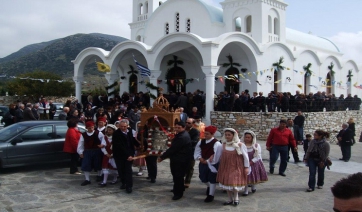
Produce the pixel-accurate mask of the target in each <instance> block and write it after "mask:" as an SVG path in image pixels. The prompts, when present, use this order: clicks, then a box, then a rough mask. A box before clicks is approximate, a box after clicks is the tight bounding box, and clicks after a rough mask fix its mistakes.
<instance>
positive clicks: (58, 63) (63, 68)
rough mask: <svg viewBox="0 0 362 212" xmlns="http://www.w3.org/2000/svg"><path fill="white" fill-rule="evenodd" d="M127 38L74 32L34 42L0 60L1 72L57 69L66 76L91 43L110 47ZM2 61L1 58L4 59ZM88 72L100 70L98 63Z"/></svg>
mask: <svg viewBox="0 0 362 212" xmlns="http://www.w3.org/2000/svg"><path fill="white" fill-rule="evenodd" d="M124 40H126V39H125V38H122V37H117V36H112V35H104V34H99V33H93V34H75V35H71V36H68V37H65V38H61V39H56V40H52V41H48V42H43V43H39V44H32V45H29V46H26V47H24V48H22V49H20V50H19V51H18V52H15V53H13V54H11V55H9V56H7V57H4V58H2V59H1V60H0V74H7V76H16V75H19V74H22V73H25V72H31V71H34V70H36V69H38V70H43V71H50V72H55V73H57V74H59V75H61V76H63V77H69V76H72V75H73V63H71V60H74V59H75V58H76V56H77V55H78V54H79V52H81V51H82V50H84V49H85V48H88V47H99V48H103V49H105V50H108V51H109V50H111V49H112V48H113V47H114V46H115V45H117V44H118V43H120V42H122V41H124ZM1 61H2V62H1ZM87 73H88V74H99V72H97V70H96V69H95V66H90V69H89V71H88V70H87Z"/></svg>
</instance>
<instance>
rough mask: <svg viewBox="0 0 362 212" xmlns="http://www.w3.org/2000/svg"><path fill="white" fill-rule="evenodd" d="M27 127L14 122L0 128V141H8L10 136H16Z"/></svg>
mask: <svg viewBox="0 0 362 212" xmlns="http://www.w3.org/2000/svg"><path fill="white" fill-rule="evenodd" d="M26 128H27V127H26V126H24V125H21V124H13V125H10V126H8V127H5V128H4V129H2V130H0V142H6V141H7V140H9V139H10V138H12V137H14V136H16V135H17V134H19V133H20V132H22V131H23V130H25V129H26Z"/></svg>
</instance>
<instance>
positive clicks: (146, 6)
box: [144, 1, 148, 14]
mask: <svg viewBox="0 0 362 212" xmlns="http://www.w3.org/2000/svg"><path fill="white" fill-rule="evenodd" d="M144 9H145V10H144V14H147V13H148V1H146V2H145V8H144Z"/></svg>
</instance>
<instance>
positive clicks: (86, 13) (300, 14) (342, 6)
mask: <svg viewBox="0 0 362 212" xmlns="http://www.w3.org/2000/svg"><path fill="white" fill-rule="evenodd" d="M179 1H182V0H179ZM204 1H206V2H208V3H210V4H213V5H216V6H220V5H219V2H222V1H223V0H204ZM132 2H133V0H102V1H99V0H97V1H96V0H0V5H1V8H2V9H1V12H0V58H2V57H5V56H7V55H9V54H11V53H13V52H15V51H17V50H19V49H20V48H22V47H24V46H26V45H29V44H33V43H39V42H43V41H49V40H53V39H56V38H62V37H66V36H68V35H72V34H76V33H93V32H98V33H104V34H111V35H118V36H122V37H125V38H129V35H130V29H129V26H128V23H130V22H131V20H132ZM284 2H286V3H288V4H289V6H288V7H287V19H286V22H287V27H288V28H292V29H296V30H299V31H302V32H306V33H308V32H312V33H313V34H315V35H318V36H322V37H326V38H329V39H331V40H332V41H334V42H335V43H336V44H337V45H338V46H339V48H340V49H341V51H342V52H344V53H345V56H346V57H349V58H352V59H354V60H356V61H357V64H362V27H361V26H362V24H361V23H362V15H360V10H361V8H362V0H284Z"/></svg>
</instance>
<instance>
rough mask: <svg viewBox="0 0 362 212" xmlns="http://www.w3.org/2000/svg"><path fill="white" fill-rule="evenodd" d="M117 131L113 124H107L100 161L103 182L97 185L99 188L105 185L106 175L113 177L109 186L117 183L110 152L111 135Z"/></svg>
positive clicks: (115, 168) (114, 164)
mask: <svg viewBox="0 0 362 212" xmlns="http://www.w3.org/2000/svg"><path fill="white" fill-rule="evenodd" d="M116 130H117V127H116V126H114V125H113V124H108V125H107V126H106V134H105V136H104V137H103V140H102V143H101V145H102V149H101V150H102V152H103V154H104V156H103V160H102V173H103V181H102V182H100V183H99V185H100V186H101V187H104V186H106V185H107V180H108V175H109V174H111V175H113V180H112V182H111V184H112V185H113V184H116V183H117V175H118V171H117V166H116V163H115V161H114V159H113V151H112V135H113V133H114V132H115V131H116Z"/></svg>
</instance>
